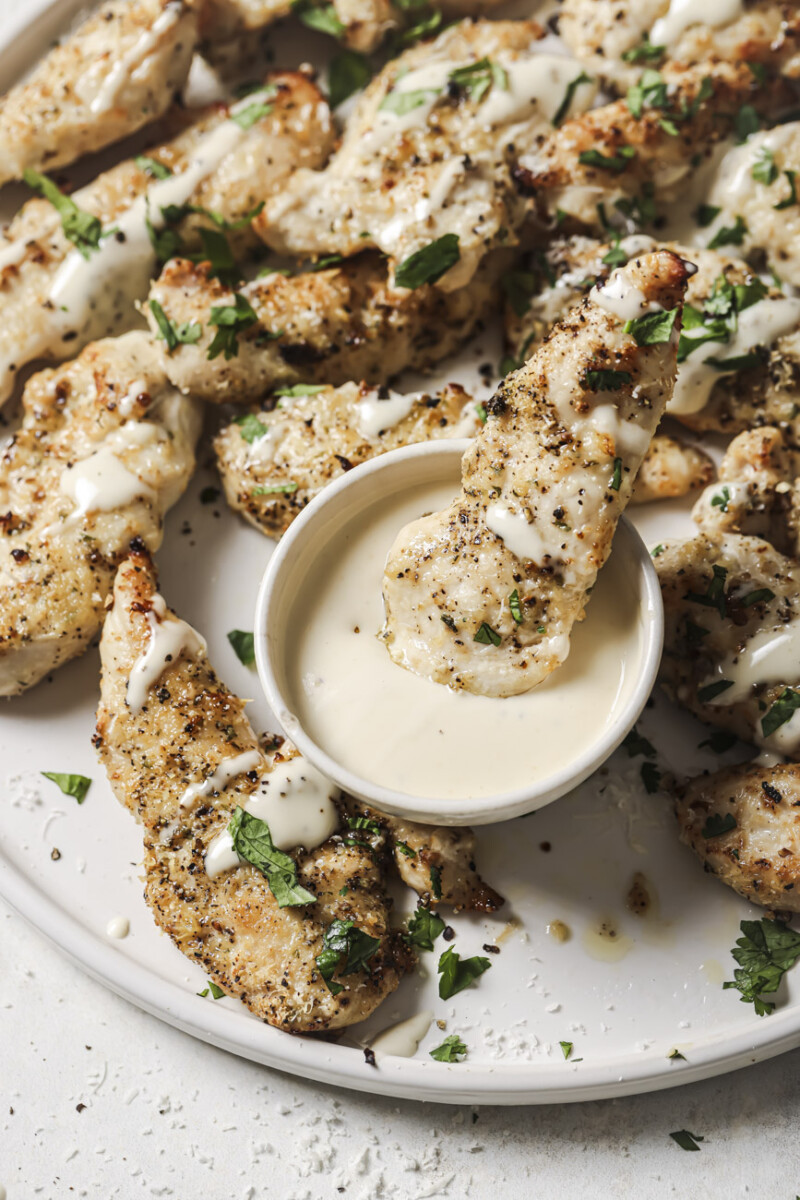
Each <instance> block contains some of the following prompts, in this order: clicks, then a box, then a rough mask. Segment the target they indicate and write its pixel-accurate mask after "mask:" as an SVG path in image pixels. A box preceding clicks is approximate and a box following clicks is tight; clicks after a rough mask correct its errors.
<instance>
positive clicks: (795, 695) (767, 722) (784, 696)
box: [761, 688, 800, 737]
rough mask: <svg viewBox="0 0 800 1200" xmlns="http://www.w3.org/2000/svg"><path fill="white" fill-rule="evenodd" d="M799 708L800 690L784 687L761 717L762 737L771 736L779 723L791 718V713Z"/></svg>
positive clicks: (782, 723)
mask: <svg viewBox="0 0 800 1200" xmlns="http://www.w3.org/2000/svg"><path fill="white" fill-rule="evenodd" d="M798 708H800V692H796V691H794V689H793V688H784V689H783V691H782V692H781V694H780V696H778V699H777V700H776V701H775V703H774V704H773V705H772V707H771V708H770V710H769V712H767V713H766V714H765V715H764V716H763V717H762V718H761V732H762V733H763V735H764V737H771V736H772V734H773V733H775V731H776V730H778V729H780V727H781V725H785V724H786V722H787V721H790V720H791V719H792V714H793V713H794V712H796V710H797V709H798Z"/></svg>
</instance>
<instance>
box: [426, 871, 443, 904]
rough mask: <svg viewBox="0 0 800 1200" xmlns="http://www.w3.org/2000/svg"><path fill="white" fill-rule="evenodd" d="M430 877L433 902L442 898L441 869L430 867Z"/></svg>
mask: <svg viewBox="0 0 800 1200" xmlns="http://www.w3.org/2000/svg"><path fill="white" fill-rule="evenodd" d="M428 871H429V874H430V877H431V891H432V892H433V897H434V899H435V900H441V898H442V869H441V867H437V866H432V867H429V868H428Z"/></svg>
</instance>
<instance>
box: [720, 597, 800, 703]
mask: <svg viewBox="0 0 800 1200" xmlns="http://www.w3.org/2000/svg"><path fill="white" fill-rule="evenodd" d="M798 664H800V619H795V620H794V621H790V622H789V623H788V624H786V625H777V626H775V627H774V628H773V629H762V630H761V631H760V632H759V633H756V634H755V635H754V636H753V637H751V638H750V640H749V641H748V642H747V644H746V645H745V646H744V648H743V649H742V650H741V651H740V652H739V653H738V654H736V655H730V656H729V657H728V658H725V659H723V660H722V662H720V663H718V664H717V667H716V670H715V671H714V674H713V675H712V676H711V677H709V678H708V679H707V680H704V681H703V684H701V686H705V685H706V684H709V683H718V682H719V681H720V680H721V679H729V680H731V682H732V685H733V686H732V687H729V688H726V689H725V691H724V692H720V694H719V695H718V696H715V697H714V699H713V700H708V701H707V702H706V703H708V704H710V705H718V706H721V707H724V706H725V705H727V704H736V703H737V701H739V700H745V699H746V698H747V697H748V696H749V695H750V693H751V691H752V689H753V688H754V687H756V686H758V685H759V684H767V683H788V682H790V681H791V679H793V678H796V676H797V671H798Z"/></svg>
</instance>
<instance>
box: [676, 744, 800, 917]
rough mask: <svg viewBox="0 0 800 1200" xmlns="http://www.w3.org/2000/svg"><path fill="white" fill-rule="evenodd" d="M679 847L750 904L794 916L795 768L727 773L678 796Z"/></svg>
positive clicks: (799, 828) (797, 846) (798, 822)
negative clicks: (690, 852) (687, 848)
mask: <svg viewBox="0 0 800 1200" xmlns="http://www.w3.org/2000/svg"><path fill="white" fill-rule="evenodd" d="M676 811H677V816H678V824H679V826H680V835H681V841H683V842H685V843H686V845H687V846H691V848H692V849H693V850H694V852H695V854H696V855H697V856H698V858H699V859H700V860H701V862H702V863H703V866H704V867H705V868H706V870H707V871H711V873H712V874H713V875H716V877H717V879H719V880H721V881H722V883H726V884H727V885H728V887H732V888H733V889H734V891H736V892H738V893H739V895H740V896H744V898H745V900H749V901H750V902H751V903H752V904H763V905H764V907H765V908H774V909H778V910H785V911H788V912H800V886H798V885H800V767H798V766H796V765H795V764H794V763H787V764H786V765H785V766H777V767H764V766H749V765H747V764H745V765H744V766H739V767H728V768H726V769H725V770H724V771H715V772H714V773H713V774H711V775H701V776H699V777H698V778H697V779H690V780H689V782H688V783H687V784H686V785H685V786H684V787H683V788H682V789H680V791H679V792H678V798H677V806H676Z"/></svg>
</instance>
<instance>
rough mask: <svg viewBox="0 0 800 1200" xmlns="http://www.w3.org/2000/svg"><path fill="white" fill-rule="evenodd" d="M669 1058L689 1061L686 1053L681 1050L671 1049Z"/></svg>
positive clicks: (677, 1060) (674, 1060)
mask: <svg viewBox="0 0 800 1200" xmlns="http://www.w3.org/2000/svg"><path fill="white" fill-rule="evenodd" d="M667 1058H668V1059H669V1060H670V1061H671V1062H679V1061H680V1062H686V1061H687V1059H686V1055H685V1054H681V1052H680V1050H670V1052H669V1054H668V1055H667Z"/></svg>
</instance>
